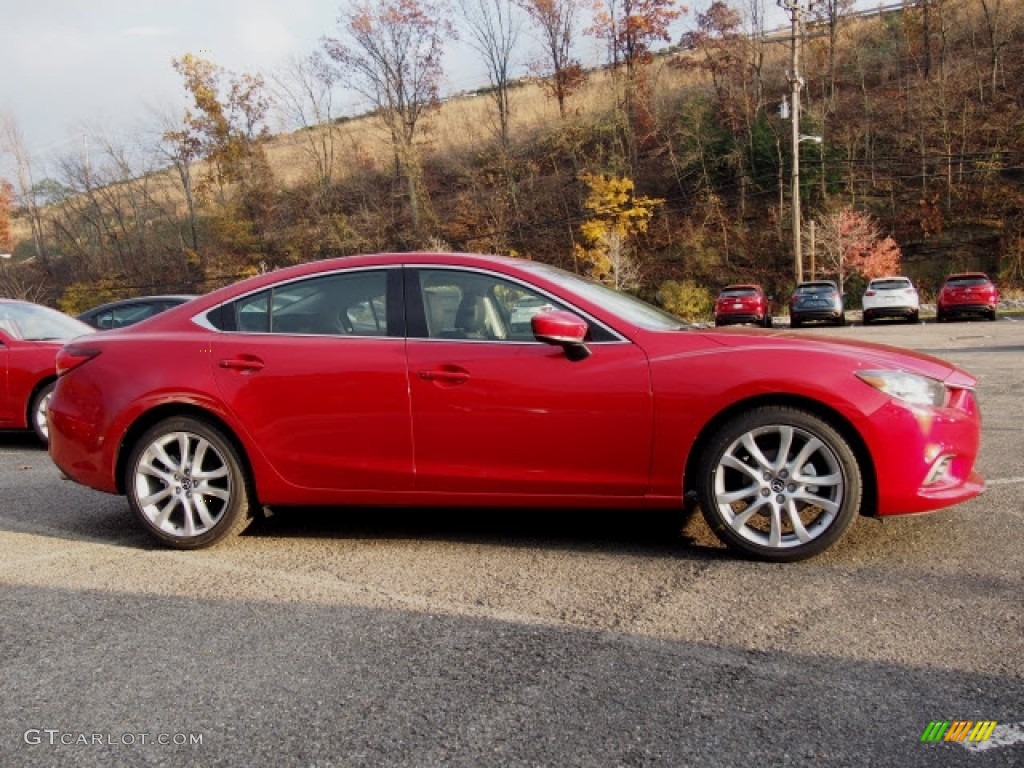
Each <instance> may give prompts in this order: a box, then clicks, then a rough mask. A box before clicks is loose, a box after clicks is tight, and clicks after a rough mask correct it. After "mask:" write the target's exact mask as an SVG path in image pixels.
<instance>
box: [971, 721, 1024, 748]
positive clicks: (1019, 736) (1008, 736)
mask: <svg viewBox="0 0 1024 768" xmlns="http://www.w3.org/2000/svg"><path fill="white" fill-rule="evenodd" d="M958 743H959V744H960V746H962V747H963V748H964V749H966V750H967V751H968V752H987V751H988V750H990V749H1002V748H1003V747H1013V746H1016V745H1024V720H1021V721H1020V722H1019V723H1000V724H999V725H997V726H996V727H995V729H994V730H993V731H992V735H991V736H989V738H988V739H986V740H985V741H961V742H958Z"/></svg>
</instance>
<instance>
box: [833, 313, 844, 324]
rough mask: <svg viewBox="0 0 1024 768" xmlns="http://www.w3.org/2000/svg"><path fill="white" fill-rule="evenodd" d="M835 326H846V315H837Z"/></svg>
mask: <svg viewBox="0 0 1024 768" xmlns="http://www.w3.org/2000/svg"><path fill="white" fill-rule="evenodd" d="M835 324H836V325H837V326H844V325H846V313H843V314H841V315H839V317H837V318H836V322H835Z"/></svg>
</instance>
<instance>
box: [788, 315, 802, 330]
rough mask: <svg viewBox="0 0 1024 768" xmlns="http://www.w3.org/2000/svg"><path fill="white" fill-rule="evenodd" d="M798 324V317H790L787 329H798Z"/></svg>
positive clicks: (799, 321)
mask: <svg viewBox="0 0 1024 768" xmlns="http://www.w3.org/2000/svg"><path fill="white" fill-rule="evenodd" d="M800 323H801V320H800V318H799V317H793V316H792V315H791V316H790V318H789V327H790V328H799V327H800Z"/></svg>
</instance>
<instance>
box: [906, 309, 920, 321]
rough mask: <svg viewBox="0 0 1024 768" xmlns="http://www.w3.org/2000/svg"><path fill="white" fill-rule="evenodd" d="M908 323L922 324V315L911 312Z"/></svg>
mask: <svg viewBox="0 0 1024 768" xmlns="http://www.w3.org/2000/svg"><path fill="white" fill-rule="evenodd" d="M907 322H908V323H919V322H921V315H920V314H918V312H917V311H916V310H915V311H914V312H911V313H910V314H909V315H907Z"/></svg>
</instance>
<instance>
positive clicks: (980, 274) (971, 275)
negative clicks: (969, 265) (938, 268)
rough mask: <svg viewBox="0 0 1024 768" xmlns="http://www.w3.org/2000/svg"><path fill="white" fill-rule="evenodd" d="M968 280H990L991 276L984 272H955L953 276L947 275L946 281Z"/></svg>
mask: <svg viewBox="0 0 1024 768" xmlns="http://www.w3.org/2000/svg"><path fill="white" fill-rule="evenodd" d="M966 278H981V279H983V280H988V279H989V276H988V275H987V274H985V273H984V272H955V273H953V274H952V275H946V280H964V279H966Z"/></svg>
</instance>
